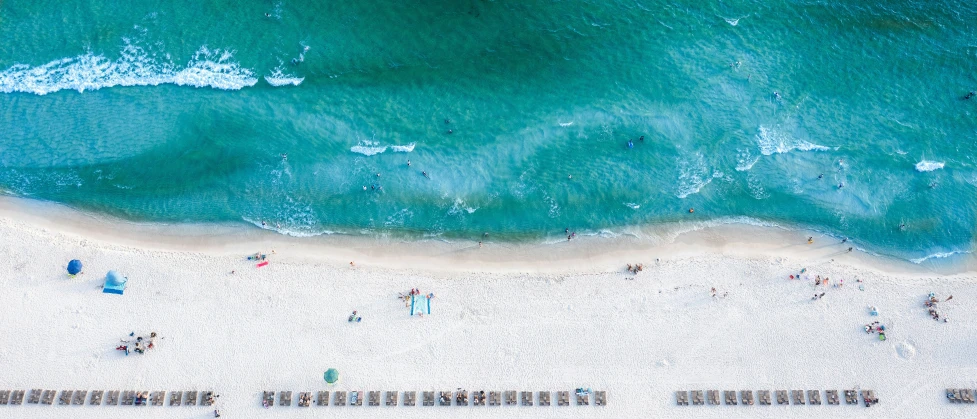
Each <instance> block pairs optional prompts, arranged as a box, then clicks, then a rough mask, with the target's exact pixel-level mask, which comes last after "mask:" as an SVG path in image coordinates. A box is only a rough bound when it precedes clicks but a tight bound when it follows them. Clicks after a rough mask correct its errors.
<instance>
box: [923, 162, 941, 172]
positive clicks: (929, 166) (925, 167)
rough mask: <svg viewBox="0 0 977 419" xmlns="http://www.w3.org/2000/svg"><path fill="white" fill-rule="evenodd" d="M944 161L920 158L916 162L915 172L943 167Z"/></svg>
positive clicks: (930, 170)
mask: <svg viewBox="0 0 977 419" xmlns="http://www.w3.org/2000/svg"><path fill="white" fill-rule="evenodd" d="M943 165H944V163H943V162H939V161H930V160H922V161H920V162H919V163H916V171H917V172H932V171H934V170H940V169H942V168H943Z"/></svg>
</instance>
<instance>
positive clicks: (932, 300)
mask: <svg viewBox="0 0 977 419" xmlns="http://www.w3.org/2000/svg"><path fill="white" fill-rule="evenodd" d="M951 299H953V296H952V295H951V296H949V297H947V298H946V300H943V301H950V300H951ZM939 302H940V299H939V298H936V294H934V293H932V292H931V293H930V294H929V296H928V297H927V298H926V302H925V303H923V305H925V306H926V308H927V309H929V314H930V317H932V318H933V320H936V321H940V313H938V312H937V311H936V304H937V303H939ZM943 322H944V323H946V322H947V318H946V317H943Z"/></svg>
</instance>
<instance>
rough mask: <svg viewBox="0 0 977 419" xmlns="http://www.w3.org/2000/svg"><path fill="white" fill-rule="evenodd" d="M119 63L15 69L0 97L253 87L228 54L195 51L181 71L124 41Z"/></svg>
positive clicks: (80, 59) (83, 59)
mask: <svg viewBox="0 0 977 419" xmlns="http://www.w3.org/2000/svg"><path fill="white" fill-rule="evenodd" d="M123 41H124V45H123V47H122V50H121V52H120V55H119V58H118V59H115V60H111V59H109V58H106V57H105V56H104V55H101V54H97V55H96V54H93V53H86V54H82V55H78V56H75V57H67V58H61V59H57V60H54V61H50V62H48V63H46V64H42V65H38V66H30V65H27V64H15V65H13V66H11V67H9V68H7V69H6V70H3V71H2V72H0V92H3V93H14V92H21V93H33V94H37V95H46V94H48V93H54V92H58V91H61V90H77V91H78V92H84V91H86V90H98V89H102V88H106V87H113V86H158V85H161V84H175V85H178V86H193V87H210V88H214V89H222V90H239V89H242V88H244V87H249V86H254V84H255V83H257V82H258V79H257V78H256V77H255V76H254V73H253V72H252V71H251V70H249V69H247V68H244V67H242V66H241V65H240V63H238V62H236V61H234V54H233V53H232V52H231V51H227V50H222V49H213V50H212V49H209V48H207V46H202V47H200V48H199V49H198V50H197V51H196V52H195V53H194V54H193V57H192V58H191V59H190V60H189V61H188V62H187V64H186V65H184V66H178V65H176V64H174V63H173V62H172V61H170V60H169V57H168V55H167V56H166V58H165V59H159V57H158V55H157V54H150V53H148V52H147V50H146V49H145V48H143V47H141V46H139V45H136V44H134V43H132V42H131V41H129V40H128V39H124V40H123Z"/></svg>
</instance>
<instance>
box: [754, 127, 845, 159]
mask: <svg viewBox="0 0 977 419" xmlns="http://www.w3.org/2000/svg"><path fill="white" fill-rule="evenodd" d="M756 141H757V146H758V147H759V148H760V154H763V155H764V156H770V155H773V154H784V153H789V152H791V151H794V150H798V151H829V150H831V147H826V146H823V145H819V144H814V143H810V142H807V141H803V140H796V139H794V138H791V137H788V136H787V135H784V134H781V133H779V132H777V131H774V130H772V129H769V128H767V127H764V126H762V125H761V126H760V130H759V132H758V133H757V134H756ZM835 150H837V148H835Z"/></svg>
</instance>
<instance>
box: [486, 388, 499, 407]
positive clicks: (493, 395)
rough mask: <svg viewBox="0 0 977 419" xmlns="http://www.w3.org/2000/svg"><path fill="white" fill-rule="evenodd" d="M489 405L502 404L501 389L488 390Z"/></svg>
mask: <svg viewBox="0 0 977 419" xmlns="http://www.w3.org/2000/svg"><path fill="white" fill-rule="evenodd" d="M488 399H489V401H488V404H489V406H502V392H501V391H490V392H489V396H488Z"/></svg>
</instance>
